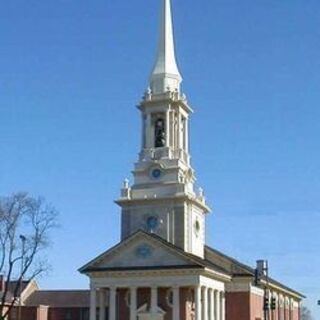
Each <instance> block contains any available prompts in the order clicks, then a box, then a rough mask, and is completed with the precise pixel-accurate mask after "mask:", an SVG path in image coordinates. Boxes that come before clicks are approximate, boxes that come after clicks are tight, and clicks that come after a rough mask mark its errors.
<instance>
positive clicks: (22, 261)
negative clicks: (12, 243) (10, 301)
mask: <svg viewBox="0 0 320 320" xmlns="http://www.w3.org/2000/svg"><path fill="white" fill-rule="evenodd" d="M20 240H21V244H22V246H21V270H20V283H19V287H20V288H19V310H18V312H19V313H18V320H21V319H22V317H21V313H22V299H21V298H22V281H23V269H24V254H25V246H26V241H27V238H26V237H25V236H24V235H20Z"/></svg>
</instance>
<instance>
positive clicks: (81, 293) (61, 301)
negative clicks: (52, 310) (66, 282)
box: [25, 290, 90, 308]
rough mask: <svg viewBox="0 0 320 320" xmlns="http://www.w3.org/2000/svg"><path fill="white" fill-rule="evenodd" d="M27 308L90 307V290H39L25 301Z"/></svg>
mask: <svg viewBox="0 0 320 320" xmlns="http://www.w3.org/2000/svg"><path fill="white" fill-rule="evenodd" d="M25 305H26V306H39V305H44V306H49V307H59V308H67V307H69V308H71V307H83V308H84V307H89V306H90V291H89V290H37V291H35V292H33V293H32V294H31V295H30V296H29V297H28V298H27V299H26V301H25Z"/></svg>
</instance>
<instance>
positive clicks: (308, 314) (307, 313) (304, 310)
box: [301, 306, 313, 320]
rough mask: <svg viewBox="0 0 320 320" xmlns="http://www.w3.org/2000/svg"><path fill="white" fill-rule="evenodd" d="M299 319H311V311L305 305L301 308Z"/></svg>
mask: <svg viewBox="0 0 320 320" xmlns="http://www.w3.org/2000/svg"><path fill="white" fill-rule="evenodd" d="M301 320H313V316H312V314H311V311H310V310H309V309H308V308H307V307H306V306H302V308H301Z"/></svg>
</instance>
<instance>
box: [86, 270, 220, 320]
mask: <svg viewBox="0 0 320 320" xmlns="http://www.w3.org/2000/svg"><path fill="white" fill-rule="evenodd" d="M157 277H158V278H159V275H158V276H157ZM200 278H201V279H200ZM113 279H115V278H113ZM118 280H119V281H114V280H112V281H106V280H102V279H95V280H93V281H92V283H91V305H90V320H96V319H97V310H99V312H98V314H99V320H105V319H109V320H118V319H120V320H137V319H140V318H141V317H140V314H139V311H138V310H139V309H140V308H141V307H143V305H145V306H146V307H145V309H144V312H143V315H144V317H143V319H146V315H148V317H147V319H165V315H166V314H167V313H170V314H171V315H172V319H173V320H180V319H191V318H190V317H189V315H187V313H186V310H187V308H188V307H189V309H190V311H191V312H190V315H192V314H193V319H195V320H225V313H224V309H225V307H224V304H225V301H224V300H225V298H224V283H223V282H220V281H217V280H212V279H209V278H202V277H199V276H196V275H189V276H187V275H177V276H175V277H168V276H166V277H163V278H162V277H161V279H156V278H155V277H147V278H146V277H144V279H142V278H140V279H138V278H137V277H133V278H131V277H130V278H128V279H127V280H124V278H123V277H119V278H118ZM199 280H200V281H199ZM149 281H150V282H149ZM115 282H117V285H116V284H115ZM120 292H125V295H123V294H122V295H121V294H120ZM163 292H166V297H164V296H163ZM145 293H147V294H145ZM142 295H145V296H149V298H147V299H143V297H141V296H142ZM121 297H122V299H123V297H125V300H126V301H125V303H126V304H127V310H124V309H123V308H122V309H121V310H120V311H119V309H118V310H117V303H116V301H119V298H121ZM97 301H98V303H97ZM118 304H119V303H118ZM165 304H166V306H165ZM106 306H109V308H108V317H106V314H105V310H106Z"/></svg>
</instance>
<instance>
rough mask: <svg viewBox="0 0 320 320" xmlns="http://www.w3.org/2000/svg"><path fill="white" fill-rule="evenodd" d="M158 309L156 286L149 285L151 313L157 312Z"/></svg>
mask: <svg viewBox="0 0 320 320" xmlns="http://www.w3.org/2000/svg"><path fill="white" fill-rule="evenodd" d="M157 311H158V288H157V287H156V286H153V287H151V313H157Z"/></svg>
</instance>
